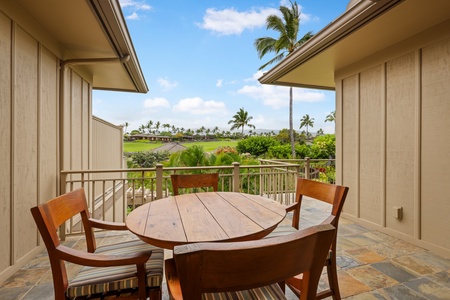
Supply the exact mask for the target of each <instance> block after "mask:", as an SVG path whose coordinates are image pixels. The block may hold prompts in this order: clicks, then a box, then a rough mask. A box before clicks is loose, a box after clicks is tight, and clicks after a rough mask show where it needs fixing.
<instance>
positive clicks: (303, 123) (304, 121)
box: [300, 114, 314, 137]
mask: <svg viewBox="0 0 450 300" xmlns="http://www.w3.org/2000/svg"><path fill="white" fill-rule="evenodd" d="M310 126H311V128H312V127H314V118H310V117H309V115H308V114H306V115H304V116H303V118H301V119H300V129H302V128H303V127H306V136H307V137H308V136H309V133H308V127H310Z"/></svg>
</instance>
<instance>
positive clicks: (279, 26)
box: [254, 2, 313, 158]
mask: <svg viewBox="0 0 450 300" xmlns="http://www.w3.org/2000/svg"><path fill="white" fill-rule="evenodd" d="M280 12H281V14H282V18H280V17H279V16H277V15H270V16H268V17H267V19H266V27H267V29H272V30H274V31H276V32H277V33H278V34H279V36H278V38H277V39H275V38H273V37H262V38H258V39H256V40H255V42H254V45H255V47H256V50H257V51H258V56H259V58H262V57H264V56H265V55H266V54H267V53H270V52H275V54H276V55H275V57H274V58H272V59H271V60H269V61H268V62H267V63H265V64H263V65H262V66H261V67H260V68H259V69H260V70H262V69H264V68H265V67H267V66H268V65H270V64H272V63H275V62H279V61H281V60H282V59H284V58H285V56H287V55H289V54H290V53H292V52H293V51H294V50H295V49H297V48H298V47H300V46H301V45H302V44H303V43H305V42H306V41H308V40H309V39H310V38H311V37H312V36H313V34H312V32H308V33H306V34H305V35H304V36H303V37H302V38H301V39H297V36H298V32H299V29H300V11H299V8H298V5H297V2H294V3H292V2H291V7H286V6H280ZM292 112H293V90H292V87H290V88H289V133H290V142H291V154H292V157H293V158H295V140H294V128H293V117H292Z"/></svg>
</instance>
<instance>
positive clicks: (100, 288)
mask: <svg viewBox="0 0 450 300" xmlns="http://www.w3.org/2000/svg"><path fill="white" fill-rule="evenodd" d="M149 250H151V251H152V255H151V257H150V259H149V260H148V262H147V263H146V265H145V267H146V270H147V285H148V286H149V287H160V286H161V283H162V279H163V263H164V250H163V249H161V248H157V247H155V246H152V245H149V244H147V243H144V242H142V241H141V240H134V241H130V242H123V243H118V244H114V245H108V246H104V247H99V248H97V250H96V251H95V253H96V254H108V255H124V254H131V253H136V252H140V251H149ZM137 287H138V280H137V277H136V265H129V266H118V267H105V268H99V267H83V268H82V269H81V271H80V272H79V273H78V274H77V275H76V276H75V278H74V279H73V280H72V281H71V282H70V284H69V288H68V289H67V291H66V295H67V296H68V297H78V296H86V295H93V294H98V293H106V292H109V291H117V290H123V289H129V288H137Z"/></svg>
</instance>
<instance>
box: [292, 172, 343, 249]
mask: <svg viewBox="0 0 450 300" xmlns="http://www.w3.org/2000/svg"><path fill="white" fill-rule="evenodd" d="M347 193H348V187H346V186H341V185H336V184H329V183H323V182H319V181H314V180H309V179H304V178H298V179H297V188H296V196H295V198H296V202H297V207H296V209H295V210H294V216H293V218H292V226H293V227H295V228H297V229H299V222H300V207H301V203H302V199H303V196H306V197H310V198H312V199H314V200H318V201H322V202H326V203H329V204H331V205H332V208H331V214H330V217H329V218H327V219H326V220H325V221H324V222H325V223H330V224H332V225H333V226H334V227H335V228H336V230H337V229H338V226H339V217H340V215H341V212H342V208H343V206H344V202H345V198H346V197H347ZM335 248H336V239H334V241H333V243H332V246H331V249H332V250H334V251H335V250H336V249H335Z"/></svg>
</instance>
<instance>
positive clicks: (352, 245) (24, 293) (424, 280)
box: [0, 199, 450, 300]
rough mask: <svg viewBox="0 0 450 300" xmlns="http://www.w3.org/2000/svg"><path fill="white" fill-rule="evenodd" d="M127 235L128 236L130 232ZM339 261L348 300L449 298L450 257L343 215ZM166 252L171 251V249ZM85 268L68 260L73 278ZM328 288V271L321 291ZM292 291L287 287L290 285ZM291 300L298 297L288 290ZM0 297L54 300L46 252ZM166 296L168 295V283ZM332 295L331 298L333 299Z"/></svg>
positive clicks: (110, 236)
mask: <svg viewBox="0 0 450 300" xmlns="http://www.w3.org/2000/svg"><path fill="white" fill-rule="evenodd" d="M327 210H328V207H326V206H325V205H322V204H319V205H318V204H315V203H313V202H312V201H310V200H308V199H305V200H304V203H303V205H302V216H301V225H302V227H308V226H311V225H314V224H317V223H320V222H321V221H322V220H323V219H324V218H325V217H326V215H327ZM97 237H98V239H97V242H98V244H99V245H101V244H107V243H114V242H117V240H118V239H119V240H123V238H124V235H123V233H113V232H110V233H100V234H98V235H97ZM126 238H129V235H127V237H126ZM65 244H66V245H68V246H71V247H74V248H77V249H85V243H84V240H83V238H80V237H70V238H69V239H68V240H67V241H66V242H65ZM338 248H339V250H338V253H337V260H338V261H337V264H338V266H339V270H338V274H339V286H340V289H341V296H342V298H345V299H352V300H355V299H364V300H366V299H368V300H370V299H401V300H407V299H450V259H446V258H443V257H441V256H438V255H436V254H433V253H432V252H430V251H428V250H425V249H423V248H420V247H418V246H415V245H413V244H410V243H406V242H404V241H402V240H400V239H397V238H394V237H391V236H389V235H386V234H384V233H381V232H379V231H376V230H371V229H368V228H366V227H363V226H361V225H358V224H355V223H353V222H351V221H348V220H346V219H344V218H341V221H340V225H339V232H338ZM166 254H167V256H170V254H171V252H170V251H166ZM79 269H80V266H77V265H73V264H68V266H67V270H68V273H69V278H70V277H71V276H73V275H74V274H76V273H77V272H78V271H79ZM326 286H327V282H326V275H324V276H323V280H321V283H320V285H319V290H320V289H321V288H324V287H326ZM287 290H288V289H287ZM287 295H288V299H296V298H295V296H294V295H293V294H292V293H290V291H287ZM0 299H2V300H13V299H23V300H25V299H40V300H44V299H53V285H52V275H51V271H50V265H49V261H48V258H47V254H46V251H43V252H42V253H41V254H39V255H38V256H37V257H36V258H35V259H33V260H32V261H31V262H30V263H28V264H27V265H26V266H24V267H23V268H22V269H20V270H19V271H17V272H16V274H14V275H13V276H11V277H10V278H9V279H7V280H6V281H5V282H3V283H1V284H0ZM163 299H164V300H167V299H169V296H168V294H167V288H166V286H165V284H164V285H163ZM329 299H331V298H329Z"/></svg>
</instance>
